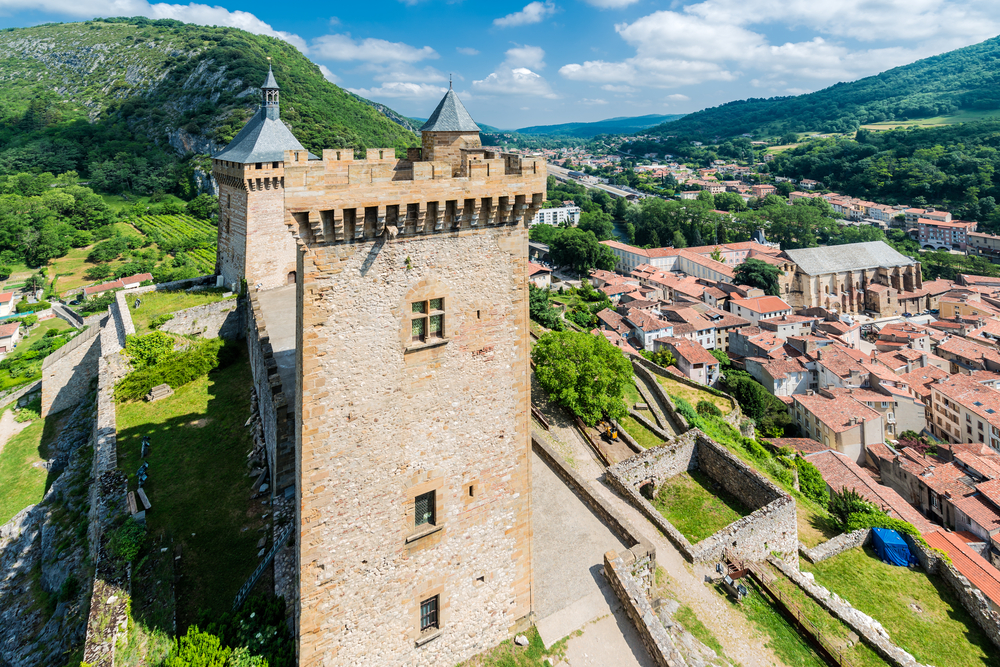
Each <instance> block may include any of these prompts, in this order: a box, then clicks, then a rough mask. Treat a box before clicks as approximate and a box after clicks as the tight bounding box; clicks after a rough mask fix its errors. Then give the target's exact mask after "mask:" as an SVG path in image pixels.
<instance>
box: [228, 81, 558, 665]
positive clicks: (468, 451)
mask: <svg viewBox="0 0 1000 667" xmlns="http://www.w3.org/2000/svg"><path fill="white" fill-rule="evenodd" d="M269 83H270V80H269ZM265 105H266V93H265ZM262 113H263V112H262ZM276 115H277V114H276V113H275V116H276ZM275 120H277V119H276V118H275ZM279 122H280V121H279ZM254 123H257V124H260V123H261V121H258V120H257V119H256V118H255V119H254V120H253V121H251V123H250V124H249V125H248V128H250V127H251V126H253V125H254ZM246 132H247V130H244V131H243V132H241V133H240V136H243V134H244V133H246ZM240 136H238V137H237V140H239V139H240ZM293 139H294V138H293ZM237 140H234V142H233V143H234V144H236V143H237ZM232 150H233V147H232V146H230V147H229V148H227V149H226V151H225V152H224V153H223V154H220V156H217V158H216V173H217V174H218V173H231V174H232V179H233V181H232V182H233V183H234V184H235V185H233V186H232V190H233V191H234V192H233V194H234V197H233V199H234V200H236V199H237V197H236V194H235V191H239V190H240V189H241V187H243V188H244V190H242V191H243V197H245V198H247V199H248V200H249V201H250V202H251V203H250V205H249V206H248V209H247V210H251V209H254V202H255V201H256V200H255V199H254V198H255V197H259V201H261V202H264V201H266V202H268V204H267V205H266V207H265V205H264V204H261V205H260V206H258V207H257V208H256V209H255V211H256V212H255V213H253V214H248V215H247V216H246V217H245V218H242V219H241V220H246V222H241V224H243V225H247V224H249V225H250V227H251V231H250V232H249V233H246V232H241V234H243V236H242V237H237V236H236V233H235V230H236V226H235V220H236V218H235V217H234V218H233V221H234V222H233V223H231V224H232V225H233V227H232V229H233V230H234V232H232V238H233V240H234V241H236V242H239V241H240V240H241V238H245V239H246V248H247V250H246V253H245V256H246V257H247V259H246V262H245V266H246V275H247V283H248V285H249V286H250V287H251V290H252V289H253V286H254V285H255V284H256V282H255V281H258V282H261V283H263V284H264V285H265V286H266V285H271V284H280V283H281V282H282V281H283V280H284V279H285V276H286V275H287V274H289V273H292V272H294V277H295V280H296V294H295V299H296V316H297V322H298V324H297V328H296V335H297V340H296V342H295V354H296V361H295V366H296V380H295V383H294V384H295V398H294V404H295V406H297V407H296V410H295V413H296V414H295V449H296V452H295V456H296V469H295V476H296V484H295V500H296V511H297V515H296V521H297V526H298V533H297V537H296V540H295V548H296V549H297V562H298V593H299V594H298V599H297V600H296V601H295V622H296V636H297V650H298V659H299V665H303V666H306V665H308V666H315V665H380V666H381V665H404V664H405V665H439V664H455V663H457V662H461V661H462V660H465V659H467V658H469V657H471V656H473V655H475V654H476V653H478V652H480V651H483V650H485V649H487V648H489V647H491V646H493V645H495V644H497V643H498V642H500V641H502V640H503V639H506V638H508V637H509V636H510V634H511V633H512V632H514V631H515V630H518V629H520V628H522V627H524V625H525V624H526V622H527V618H528V616H529V614H530V612H531V610H532V560H531V544H532V540H531V469H530V465H531V456H530V455H531V436H530V417H529V412H530V383H529V351H530V343H529V335H528V264H527V240H528V239H527V226H528V222H529V221H530V220H531V219H532V218H533V217H534V213H535V211H537V210H538V208H540V207H541V204H542V201H543V199H544V196H545V189H546V172H545V163H544V162H543V161H541V160H533V159H526V158H521V157H519V156H516V155H510V154H500V153H497V152H495V151H492V150H489V149H484V148H483V147H482V145H481V142H480V140H479V128H478V126H477V125H476V124H475V121H473V119H472V118H471V116H470V115H469V113H468V111H467V110H466V109H465V107H464V106H463V105H462V103H461V101H460V100H459V99H458V96H457V95H456V94H455V93H454V91H449V92H448V93H447V95H445V97H444V99H443V100H442V101H441V103H440V105H439V106H438V108H437V109H436V110H435V111H434V113H433V114H432V116H431V118H430V120H428V122H427V124H426V125H425V126H424V128H423V130H422V147H421V148H410V149H408V150H407V155H406V158H404V159H399V158H397V157H396V151H395V149H392V148H383V149H368V150H367V159H365V160H355V159H354V150H353V149H344V150H337V149H334V150H324V151H323V155H322V158H318V157H316V156H313V155H311V154H309V153H308V152H307V151H305V150H304V149H302V148H301V146H299V145H298V142H296V146H290V147H288V148H287V149H286V150H284V152H283V154H282V155H281V156H279V157H276V158H275V159H274V160H271V161H270V162H267V161H264V162H265V164H264V165H263V166H262V167H261V170H260V171H259V172H258V171H257V169H256V166H255V165H254V164H253V162H254V161H253V160H250V159H245V158H242V157H241V158H240V159H245V161H242V162H241V161H238V160H237V159H236V157H237V154H235V152H233V153H230V151H232ZM227 153H229V154H230V155H233V156H234V157H233V158H232V159H226V158H225V157H224V156H225V155H226V154H227ZM247 154H248V155H252V153H247ZM238 155H242V152H241V153H240V154H238ZM270 157H271V156H270V155H269V158H270ZM220 160H222V163H220ZM258 173H260V174H261V176H260V181H257V174H258ZM265 174H266V175H265ZM267 179H270V181H268V180H267ZM222 182H223V181H222V180H221V179H220V183H222ZM268 183H270V186H268ZM268 187H270V189H268ZM227 194H229V192H228V191H225V190H224V191H223V196H224V200H223V202H222V211H223V214H226V212H227V209H226V205H227V201H226V200H225V195H227ZM272 195H273V196H275V201H277V202H280V203H279V205H278V207H277V209H275V206H274V204H272V203H271V199H269V197H270V196H272ZM279 225H280V228H281V230H282V231H283V233H284V234H285V235H286V238H287V239H289V240H291V241H292V242H293V243H295V244H297V246H298V247H297V250H298V252H297V257H296V264H295V266H293V267H291V268H288V267H287V266H286V265H285V264H283V263H282V262H284V255H282V259H281V261H276V262H272V263H271V264H268V265H265V264H263V263H260V264H258V263H255V262H253V261H251V260H250V259H249V258H250V257H251V256H252V255H254V250H252V245H253V241H252V240H253V239H255V238H257V237H258V235H262V236H266V238H268V239H274V242H275V243H276V244H277V243H278V242H279V241H278V234H277V232H276V231H274V230H277V229H278V227H279ZM241 229H245V226H244V227H241ZM262 230H266V231H262ZM272 234H273V235H272ZM220 237H221V233H220ZM281 247H282V248H283V247H284V245H283V244H282V245H281ZM222 252H223V250H222V246H221V244H220V254H221V253H222ZM238 254H239V253H238V252H236V253H234V256H237V255H238ZM230 265H231V266H234V267H235V266H236V263H235V262H234V261H231V262H230ZM224 266H226V265H225V264H224ZM251 267H253V270H254V273H251ZM286 268H288V271H286ZM265 270H266V271H269V272H270V274H267V275H265ZM226 275H227V280H228V279H229V274H226ZM236 275H238V274H236ZM278 291H279V290H272V292H271V293H272V294H274V293H277V292H278ZM251 316H253V315H251Z"/></svg>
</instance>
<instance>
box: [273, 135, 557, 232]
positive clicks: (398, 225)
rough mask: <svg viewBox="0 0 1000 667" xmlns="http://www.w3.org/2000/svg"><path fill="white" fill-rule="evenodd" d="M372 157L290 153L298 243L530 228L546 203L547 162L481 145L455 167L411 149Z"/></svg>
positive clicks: (288, 213) (288, 174) (290, 205)
mask: <svg viewBox="0 0 1000 667" xmlns="http://www.w3.org/2000/svg"><path fill="white" fill-rule="evenodd" d="M296 153H297V154H296ZM367 155H368V159H365V160H357V159H355V158H354V151H352V150H351V149H340V150H337V149H332V150H324V151H323V158H322V159H320V160H315V159H313V160H310V159H309V157H308V154H307V153H304V152H302V151H285V156H284V157H285V160H284V175H283V177H282V183H283V187H284V198H285V224H286V225H288V227H289V228H290V229H291V230H292V231H293V233H295V235H296V237H297V238H298V239H299V240H300V241H301V242H303V243H305V244H307V245H311V244H314V243H358V242H364V241H370V240H372V239H375V238H379V237H382V236H383V235H385V236H387V238H396V237H397V236H398V237H417V236H421V235H427V234H434V233H450V232H456V231H461V230H476V229H483V228H486V227H495V226H510V225H525V226H526V225H527V224H528V223H529V222H530V221H531V219H532V218H533V217H534V215H535V212H536V211H537V210H538V209H539V208H541V205H542V202H543V201H544V200H545V188H546V167H545V162H544V161H542V160H535V159H526V158H522V157H520V156H518V155H514V154H503V153H497V152H495V151H490V150H486V149H483V148H464V149H462V150H461V152H460V154H459V157H460V163H459V164H458V165H456V164H454V163H452V162H451V161H447V160H420V159H419V157H420V156H421V149H419V148H410V149H408V150H407V157H406V158H396V157H395V151H394V150H393V149H391V148H383V149H378V148H374V149H369V150H368V151H367ZM414 158H418V159H414ZM456 172H457V175H456Z"/></svg>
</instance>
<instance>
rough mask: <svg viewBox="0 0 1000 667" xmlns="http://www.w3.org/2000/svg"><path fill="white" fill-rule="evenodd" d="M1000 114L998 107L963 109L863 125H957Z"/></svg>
mask: <svg viewBox="0 0 1000 667" xmlns="http://www.w3.org/2000/svg"><path fill="white" fill-rule="evenodd" d="M998 115H1000V112H997V110H996V109H986V110H974V109H968V110H966V109H963V110H960V111H957V112H955V113H953V114H948V115H947V116H934V117H931V118H915V119H913V120H885V121H882V122H879V123H869V124H868V125H862V126H861V127H863V128H866V129H869V130H892V129H895V128H898V127H910V126H912V125H916V126H917V127H921V128H925V127H939V126H942V125H955V124H957V123H969V122H973V121H977V120H983V119H984V118H996V117H997V116H998Z"/></svg>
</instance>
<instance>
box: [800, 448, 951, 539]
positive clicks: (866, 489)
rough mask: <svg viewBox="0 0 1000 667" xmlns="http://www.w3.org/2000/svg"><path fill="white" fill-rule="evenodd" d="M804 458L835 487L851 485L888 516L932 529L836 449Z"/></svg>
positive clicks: (903, 502) (893, 492)
mask: <svg viewBox="0 0 1000 667" xmlns="http://www.w3.org/2000/svg"><path fill="white" fill-rule="evenodd" d="M806 459H807V460H809V461H810V462H812V463H813V465H815V466H816V467H817V468H819V471H820V474H822V475H823V480H824V481H825V482H826V483H827V485H828V486H829V487H830V488H832V489H834V490H835V491H840V490H841V489H844V488H850V489H854V490H856V491H857V492H858V493H859V494H860V495H861V496H862V497H863V498H864V499H865V500H867V501H869V502H872V503H875V504H876V505H878V506H879V507H880V508H881V509H882V510H883V511H884V512H886V513H887V514H889V516H895V517H897V518H899V519H902V520H904V521H908V522H910V523H912V524H913V525H914V526H915V527H916V528H917V530H919V531H921V532H924V531H929V530H933V529H934V525H933V524H931V522H930V521H928V520H927V519H925V518H924V517H923V516H922V515H921V514H920V512H918V511H917V510H916V509H914V508H913V506H912V505H910V504H909V503H908V502H906V501H905V500H903V497H902V496H900V495H899V494H898V493H896V492H895V491H893V490H892V489H891V488H889V487H888V486H883V485H881V484H878V483H876V482H875V480H874V479H872V476H871V475H869V474H868V473H867V472H866V471H865V470H864V469H863V468H862V467H861V466H859V465H858V464H857V463H855V462H854V461H852V460H851V459H850V458H849V457H847V456H845V455H843V454H841V453H840V452H835V451H833V450H827V451H824V452H818V453H816V454H809V455H807V456H806Z"/></svg>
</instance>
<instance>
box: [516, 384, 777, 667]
mask: <svg viewBox="0 0 1000 667" xmlns="http://www.w3.org/2000/svg"><path fill="white" fill-rule="evenodd" d="M532 378H534V374H532ZM537 394H541V397H539V396H537ZM532 398H533V400H537V401H538V402H536V403H535V405H536V407H538V408H539V409H540V410H541V412H542V413H543V414H544V415H545V418H546V419H547V420H548V421H549V424H550V426H551V427H552V428H551V430H550V431H548V432H547V433H545V434H544V437H545V439H546V440H547V441H548V443H549V444H550V445H551V446H552V447H553V449H555V450H556V451H557V452H559V454H560V455H561V456H563V458H564V459H565V460H566V462H567V463H568V464H569V465H570V467H572V468H573V469H574V470H576V471H577V472H578V473H579V474H580V475H581V476H583V477H584V478H585V479H587V481H588V482H590V484H591V487H592V488H593V489H594V491H595V492H596V493H598V494H600V495H601V496H602V497H603V498H604V499H605V500H606V501H607V502H608V503H609V504H610V505H611V506H613V507H614V508H615V509H617V510H618V511H619V512H621V513H622V514H623V515H624V516H625V517H626V518H627V519H628V520H629V521H631V522H632V524H633V525H634V526H636V527H637V528H638V529H639V530H641V531H642V533H643V534H644V535H645V536H646V539H648V540H649V541H650V542H651V543H652V544H653V546H654V547H656V562H657V564H658V565H660V566H661V567H663V568H664V569H665V570H666V571H667V573H668V574H669V575H670V578H671V579H672V580H673V582H674V584H675V585H672V586H671V592H672V593H674V594H676V596H677V598H678V600H679V601H680V602H682V603H684V604H686V605H688V606H689V607H691V609H693V610H694V613H695V615H696V616H697V617H698V619H699V620H701V622H702V623H704V624H705V625H706V626H707V627H708V628H709V629H710V630H711V631H712V634H714V635H715V637H716V638H717V639H718V640H719V643H720V644H722V647H723V649H724V650H725V653H726V655H727V656H729V658H730V659H731V660H735V661H736V662H738V663H740V665H742V667H775V666H777V667H783V666H784V663H783V662H782V661H781V660H780V659H779V658H778V657H777V656H776V655H775V654H774V651H772V650H771V649H770V648H769V647H768V646H767V642H768V637H766V636H764V635H762V634H761V633H760V632H758V631H757V629H756V628H754V627H753V626H752V625H751V623H750V622H749V621H748V620H747V618H746V617H745V616H743V615H742V614H741V613H739V612H738V611H736V610H735V609H733V608H732V607H731V606H730V605H729V603H728V602H726V601H725V600H724V599H723V598H721V597H720V596H719V595H718V594H716V593H715V592H714V591H713V590H711V589H710V588H709V587H708V586H706V585H705V583H704V582H705V577H706V576H713V575H714V571H713V570H712V569H711V568H710V567H708V566H706V565H694V566H692V565H691V564H689V563H687V562H686V561H685V560H684V557H683V556H681V554H680V552H679V551H678V550H677V549H676V548H675V547H674V546H673V545H672V544H671V543H670V542H669V540H667V539H666V538H665V537H664V536H663V534H662V533H660V531H659V530H657V528H656V527H655V526H653V525H652V524H650V523H649V521H648V520H647V519H646V517H644V516H643V515H642V514H641V513H640V512H639V511H638V510H637V509H635V508H634V507H632V505H630V504H629V503H628V502H626V501H625V500H624V499H623V498H621V497H620V496H618V494H617V493H615V491H614V490H612V489H611V488H609V487H608V486H606V485H605V484H604V483H603V481H602V479H603V476H604V470H603V468H602V467H601V465H600V464H599V463H598V462H597V460H596V459H595V458H594V455H593V454H592V453H591V452H590V449H589V447H588V446H587V445H586V444H585V443H584V442H583V439H582V438H581V437H580V436H579V434H577V433H576V431H575V429H574V428H573V426H572V422H570V420H569V419H568V418H567V417H566V416H565V413H564V412H563V410H562V409H561V408H559V407H558V406H554V405H550V404H548V403H547V402H546V401H544V392H541V391H540V390H539V389H538V388H537V387H536V386H534V383H533V387H532ZM539 399H540V400H539Z"/></svg>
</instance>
